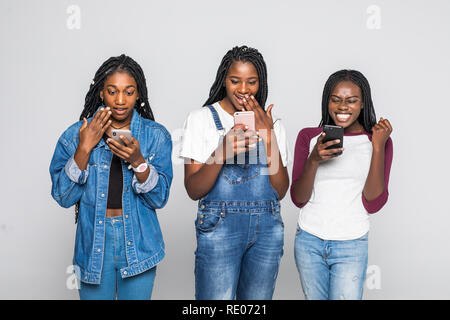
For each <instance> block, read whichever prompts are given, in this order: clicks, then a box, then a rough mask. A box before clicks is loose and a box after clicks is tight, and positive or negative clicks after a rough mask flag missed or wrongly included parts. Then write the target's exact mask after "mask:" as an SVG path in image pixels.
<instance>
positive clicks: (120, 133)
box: [111, 129, 131, 145]
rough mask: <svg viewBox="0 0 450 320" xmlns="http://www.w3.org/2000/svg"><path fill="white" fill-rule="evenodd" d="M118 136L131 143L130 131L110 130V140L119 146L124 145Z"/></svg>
mask: <svg viewBox="0 0 450 320" xmlns="http://www.w3.org/2000/svg"><path fill="white" fill-rule="evenodd" d="M120 136H124V137H126V138H127V139H128V141H131V131H130V130H120V129H112V130H111V138H112V139H114V140H116V141H117V142H119V143H120V144H121V145H125V143H124V142H123V140H122V139H120Z"/></svg>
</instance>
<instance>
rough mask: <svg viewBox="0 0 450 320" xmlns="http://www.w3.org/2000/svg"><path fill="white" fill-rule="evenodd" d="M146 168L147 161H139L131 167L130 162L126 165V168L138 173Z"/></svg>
mask: <svg viewBox="0 0 450 320" xmlns="http://www.w3.org/2000/svg"><path fill="white" fill-rule="evenodd" d="M147 168H148V164H147V162H143V163H141V164H140V165H138V166H137V167H136V168H135V167H133V166H132V165H131V164H130V165H129V166H128V169H133V171H134V172H138V173H142V172H145V170H147Z"/></svg>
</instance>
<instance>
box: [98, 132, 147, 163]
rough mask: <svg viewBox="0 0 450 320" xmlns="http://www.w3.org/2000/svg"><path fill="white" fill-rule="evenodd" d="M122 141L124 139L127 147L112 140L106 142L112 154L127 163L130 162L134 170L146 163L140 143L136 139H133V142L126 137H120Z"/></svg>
mask: <svg viewBox="0 0 450 320" xmlns="http://www.w3.org/2000/svg"><path fill="white" fill-rule="evenodd" d="M120 139H122V141H123V142H124V144H125V145H122V144H120V143H119V142H117V141H115V140H114V139H111V138H109V139H108V140H106V142H107V143H108V146H109V147H110V148H111V152H112V153H114V154H115V155H116V156H118V157H119V158H121V159H123V160H125V161H126V162H129V163H130V164H131V165H132V166H133V167H134V168H136V167H137V166H138V165H140V164H141V163H144V162H145V158H144V156H143V155H142V153H141V149H140V146H139V141H137V140H136V139H135V138H134V137H131V141H129V140H128V139H127V138H126V137H124V136H120Z"/></svg>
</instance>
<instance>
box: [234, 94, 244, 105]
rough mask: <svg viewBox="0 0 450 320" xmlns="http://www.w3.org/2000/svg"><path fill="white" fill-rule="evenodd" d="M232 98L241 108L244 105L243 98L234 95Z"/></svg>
mask: <svg viewBox="0 0 450 320" xmlns="http://www.w3.org/2000/svg"><path fill="white" fill-rule="evenodd" d="M234 97H235V98H236V101H237V102H238V103H239V105H241V106H243V105H244V98H245V96H239V95H236V94H235V95H234Z"/></svg>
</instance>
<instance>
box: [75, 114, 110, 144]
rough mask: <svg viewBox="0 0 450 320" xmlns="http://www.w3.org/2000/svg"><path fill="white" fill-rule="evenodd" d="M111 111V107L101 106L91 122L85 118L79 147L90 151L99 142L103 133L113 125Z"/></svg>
mask: <svg viewBox="0 0 450 320" xmlns="http://www.w3.org/2000/svg"><path fill="white" fill-rule="evenodd" d="M110 116H111V111H110V110H109V107H106V108H101V109H100V110H99V111H98V112H97V113H96V114H95V116H94V118H93V119H92V121H91V122H89V123H88V121H87V119H86V118H83V125H82V126H81V128H80V131H79V133H80V135H79V137H80V142H79V144H78V147H79V148H82V149H83V150H85V151H86V152H90V151H91V150H92V149H94V147H95V146H96V145H97V144H98V143H99V141H100V139H101V138H102V137H103V134H104V133H105V131H106V130H107V129H108V127H109V126H110V125H111V122H112V120H109V117H110Z"/></svg>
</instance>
